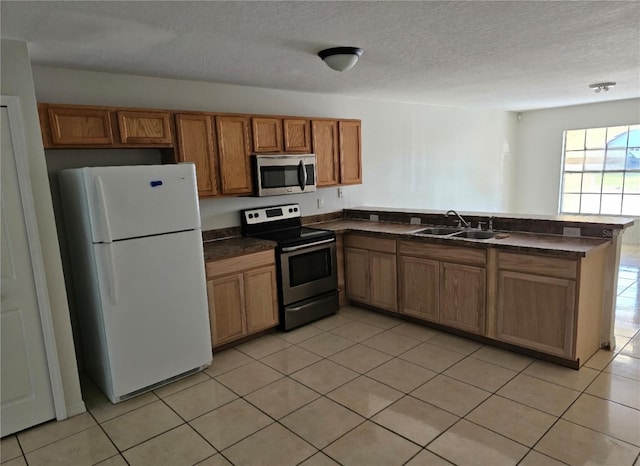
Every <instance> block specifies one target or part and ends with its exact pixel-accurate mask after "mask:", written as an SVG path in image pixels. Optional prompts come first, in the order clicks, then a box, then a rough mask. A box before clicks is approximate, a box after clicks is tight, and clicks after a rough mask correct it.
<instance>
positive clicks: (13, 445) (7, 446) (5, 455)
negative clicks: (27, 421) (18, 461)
mask: <svg viewBox="0 0 640 466" xmlns="http://www.w3.org/2000/svg"><path fill="white" fill-rule="evenodd" d="M18 456H22V450H21V449H20V445H19V444H18V439H16V436H15V435H10V436H7V437H5V438H3V439H2V441H0V461H2V462H3V463H4V462H6V461H9V460H11V459H13V458H17V457H18Z"/></svg>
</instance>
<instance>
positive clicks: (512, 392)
mask: <svg viewBox="0 0 640 466" xmlns="http://www.w3.org/2000/svg"><path fill="white" fill-rule="evenodd" d="M497 394H498V395H500V396H504V397H505V398H509V399H510V400H513V401H517V402H518V403H522V404H524V405H527V406H529V407H531V408H535V409H539V410H540V411H544V412H545V413H548V414H551V415H552V416H560V415H561V414H562V413H563V412H564V411H565V410H566V409H567V408H568V407H569V405H571V403H573V402H574V401H575V400H576V398H578V396H580V392H577V391H575V390H571V389H570V388H565V387H561V386H560V385H556V384H554V383H551V382H547V381H546V380H541V379H537V378H535V377H530V376H528V375H524V374H520V375H518V376H516V377H515V378H514V379H513V380H511V381H510V382H509V383H508V384H506V385H505V386H504V387H502V388H501V389H500V390H498V392H497Z"/></svg>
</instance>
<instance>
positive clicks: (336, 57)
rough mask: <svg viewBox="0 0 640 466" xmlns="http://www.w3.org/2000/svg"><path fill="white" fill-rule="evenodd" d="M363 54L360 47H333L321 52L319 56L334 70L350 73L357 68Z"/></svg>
mask: <svg viewBox="0 0 640 466" xmlns="http://www.w3.org/2000/svg"><path fill="white" fill-rule="evenodd" d="M363 52H364V50H362V49H361V48H358V47H333V48H330V49H325V50H321V51H319V52H318V56H319V57H320V58H322V61H324V62H325V63H326V64H327V66H328V67H329V68H331V69H332V70H336V71H348V70H350V69H351V68H353V67H354V66H355V64H356V63H357V62H358V58H360V55H362V53H363Z"/></svg>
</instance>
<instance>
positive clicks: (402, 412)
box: [371, 396, 459, 446]
mask: <svg viewBox="0 0 640 466" xmlns="http://www.w3.org/2000/svg"><path fill="white" fill-rule="evenodd" d="M458 419H459V418H458V416H455V415H453V414H451V413H448V412H446V411H444V410H442V409H440V408H436V407H435V406H433V405H430V404H428V403H425V402H423V401H420V400H416V399H415V398H412V397H410V396H406V397H404V398H402V399H400V400H398V401H396V402H395V403H393V404H392V405H391V406H389V407H388V408H385V409H384V410H383V411H381V412H379V413H378V414H376V415H375V416H374V417H373V418H372V419H371V420H372V421H373V422H375V423H377V424H380V425H382V426H384V427H386V428H387V429H389V430H391V431H393V432H395V433H397V434H400V435H402V436H403V437H405V438H408V439H409V440H411V441H413V442H415V443H417V444H419V445H422V446H425V445H426V444H427V443H429V442H431V441H432V440H433V439H434V438H436V437H437V436H438V435H440V434H441V433H442V432H444V431H445V430H447V429H448V428H449V427H451V426H452V425H453V424H454V423H455V422H457V421H458Z"/></svg>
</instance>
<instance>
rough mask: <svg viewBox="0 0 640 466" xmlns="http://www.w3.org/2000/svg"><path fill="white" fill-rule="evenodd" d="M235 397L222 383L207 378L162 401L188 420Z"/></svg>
mask: <svg viewBox="0 0 640 466" xmlns="http://www.w3.org/2000/svg"><path fill="white" fill-rule="evenodd" d="M236 398H238V396H237V395H236V394H235V393H233V392H232V391H231V390H229V389H228V388H227V387H225V386H224V385H222V384H220V383H218V382H216V381H215V380H207V381H206V382H202V383H199V384H198V385H194V386H193V387H189V388H187V389H185V390H182V391H180V392H178V393H174V394H173V395H169V396H168V397H167V398H165V400H164V401H165V402H166V403H167V404H168V405H169V406H171V408H172V409H174V410H175V411H176V412H177V413H178V414H179V415H180V416H182V418H183V419H185V420H187V421H189V420H191V419H193V418H195V417H198V416H200V415H202V414H204V413H207V412H209V411H211V410H213V409H216V408H217V407H219V406H222V405H224V404H226V403H229V402H230V401H233V400H235V399H236Z"/></svg>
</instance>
